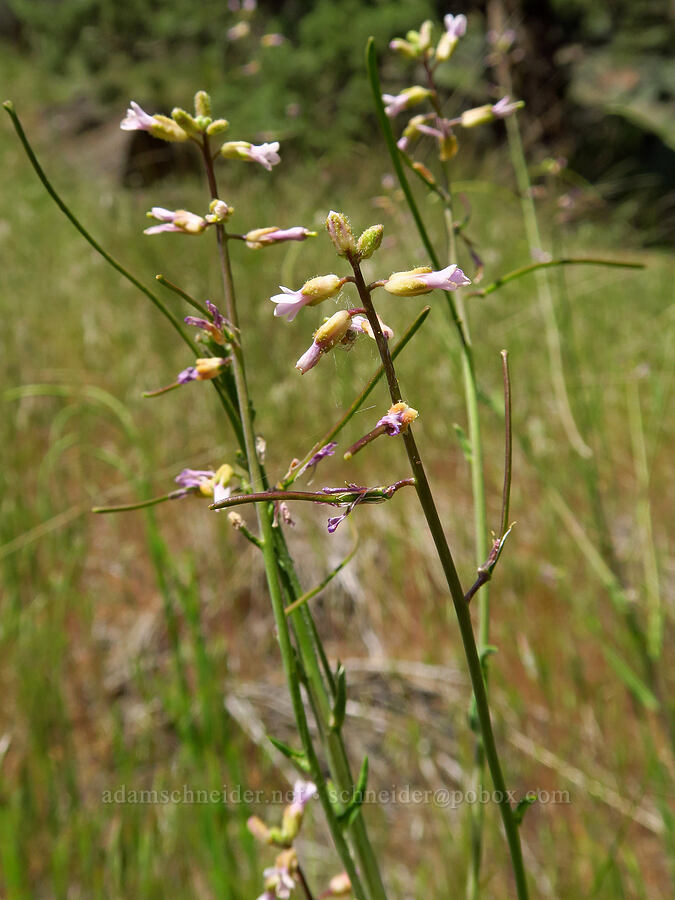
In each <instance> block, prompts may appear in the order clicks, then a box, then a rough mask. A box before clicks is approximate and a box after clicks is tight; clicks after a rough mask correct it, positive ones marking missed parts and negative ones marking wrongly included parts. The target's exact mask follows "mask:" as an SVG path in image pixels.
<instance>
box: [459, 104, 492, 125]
mask: <svg viewBox="0 0 675 900" xmlns="http://www.w3.org/2000/svg"><path fill="white" fill-rule="evenodd" d="M494 118H495V115H494V113H493V112H492V104H491V103H486V104H485V106H476V107H474V109H467V110H466V111H465V112H463V113H462V121H461V125H462V128H475V127H476V126H477V125H485V123H486V122H492V121H493V120H494Z"/></svg>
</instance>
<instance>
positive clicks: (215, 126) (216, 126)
mask: <svg viewBox="0 0 675 900" xmlns="http://www.w3.org/2000/svg"><path fill="white" fill-rule="evenodd" d="M229 127H230V123H229V122H228V121H227V119H214V120H213V122H211V124H210V125H209V126H208V128H207V129H206V133H207V134H208V135H209V136H211V135H214V134H222V133H223V132H224V131H227V129H228V128H229Z"/></svg>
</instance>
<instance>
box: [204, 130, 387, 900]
mask: <svg viewBox="0 0 675 900" xmlns="http://www.w3.org/2000/svg"><path fill="white" fill-rule="evenodd" d="M201 150H202V156H203V159H204V165H205V168H206V174H207V179H208V183H209V190H210V192H211V197H212V199H217V197H218V188H217V183H216V178H215V172H214V167H213V158H212V156H211V151H210V147H209V143H208V138H206V137H205V138H204V142H203V144H202V145H201ZM216 236H217V243H218V255H219V259H220V268H221V277H222V282H223V292H224V299H225V309H226V315H227V318H228V319H229V321H230V323H231V324H232V326H233V327H234V328H238V317H237V308H236V297H235V290H234V280H233V277H232V267H231V263H230V257H229V251H228V247H227V241H226V239H225V229H224V227H223V225H221V224H219V225H216ZM233 356H234V359H233V362H232V371H233V374H234V379H235V385H236V390H237V398H238V405H239V411H240V415H241V423H242V428H243V434H244V443H245V452H246V461H247V466H248V472H249V480H250V483H251V485H252V486H253V487H256V486H260V487H264V486H265V485H266V476H265V473H264V470H263V468H262V466H261V464H260V460H259V458H258V454H257V452H256V446H255V434H254V431H253V422H252V414H251V405H250V400H249V394H248V386H247V382H246V373H245V369H244V364H243V349H242V344H241V341H240V342H239V345H238V346H237V347H236V348H234V353H233ZM255 506H256V513H257V518H258V527H259V529H260V534H261V538H262V548H261V549H262V555H263V562H264V566H265V574H266V578H267V585H268V588H269V592H270V598H271V601H272V609H273V613H274V620H275V624H276V628H277V635H278V639H279V647H280V650H281V656H282V661H283V666H284V673H285V675H286V680H287V682H288V686H289V690H290V693H291V699H292V702H293V710H294V714H295V718H296V722H297V725H298V730H299V732H300V736H301V739H302V743H303V748H304V750H305V753H306V754H307V758H308V761H309V763H310V768H311V771H312V775H313V777H314V778H315V782H316V785H317V789H318V792H319V797H320V799H321V803H322V806H323V808H324V812H325V813H326V817H327V819H328V823H329V825H330V826H331V833H332V835H333V840H334V842H335V845H336V849H337V851H338V853H339V855H340V858H341V860H342V862H343V865H344V866H345V868H346V870H347V872H348V874H349V877H350V880H351V879H355V881H354V880H352V886H353V889H354V892H355V894H356V895H357V897H358V898H359V900H376V898H378V896H379V895H378V894H376V893H373V892H372V891H371V890H369V891H368V892H366V890H365V889H364V886H363V884H362V882H361V879H360V877H359V874H358V873H357V870H356V867H355V866H354V862H353V860H352V857H351V854H350V852H349V849H348V847H347V845H346V842H345V840H344V836H343V835H342V831H341V828H340V825H339V823H337V820H336V817H335V811H334V809H333V807H332V804H331V802H330V798H329V797H328V794H327V790H326V785H325V781H324V779H323V774H322V772H321V769H320V766H319V763H318V760H317V757H316V753H315V751H314V746H313V743H312V740H311V736H310V734H309V729H308V727H307V721H306V715H305V710H304V705H303V703H302V696H301V693H300V680H299V676H298V671H297V666H296V662H295V656H294V651H293V646H292V644H291V637H290V629H289V626H288V621H287V619H286V613H285V609H284V601H283V594H282V590H281V585H280V581H279V578H280V575H281V574H282V573H281V572H280V570H279V560H278V558H277V553H276V548H277V538H276V535H275V531H276V529H274V527H273V525H272V519H271V517H270V513H269V506H268V505H267V504H263V503H256V505H255ZM288 562H289V563H290V565H291V567H292V563H291V562H290V557H289V559H288ZM303 611H304V610H299V611H298V613H296V614H295V615H296V616H297V615H299V614H301V613H302V612H303ZM301 658H302V663H303V667H305V666H306V663H307V660H306V659H305V656H304V654H302V655H301ZM365 875H366V873H365V872H364V876H365ZM381 896H382V897H383V896H384V893H382V894H381Z"/></svg>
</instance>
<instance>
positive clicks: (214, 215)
mask: <svg viewBox="0 0 675 900" xmlns="http://www.w3.org/2000/svg"><path fill="white" fill-rule="evenodd" d="M233 212H234V207H233V206H228V205H227V203H226V202H225V201H224V200H212V201H211V202H210V203H209V213H210V215H209V216H208V217H207V219H208V221H210V222H225V221H227V219H229V217H230V216H231V215H232V213H233Z"/></svg>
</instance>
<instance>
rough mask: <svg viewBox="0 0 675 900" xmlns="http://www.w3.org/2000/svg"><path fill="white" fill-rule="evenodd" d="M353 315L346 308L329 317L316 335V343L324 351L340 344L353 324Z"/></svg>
mask: <svg viewBox="0 0 675 900" xmlns="http://www.w3.org/2000/svg"><path fill="white" fill-rule="evenodd" d="M351 322H352V317H351V316H350V314H349V313H348V312H347V310H346V309H340V310H338V311H337V312H336V313H334V314H333V315H332V316H331V317H330V319H327V320H326V321H325V322H324V323H323V325H321V327H320V328H319V329H318V330H317V332H316V334H315V335H314V343H315V344H317V345H318V346H319V347H320V348H321V350H322V351H323V352H325V351H326V350H330V349H331V348H332V347H334V346H335V345H336V344H339V343H340V341H341V340H342V338H343V337H344V336H345V334H346V333H347V331H348V330H349V326H350V325H351Z"/></svg>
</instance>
